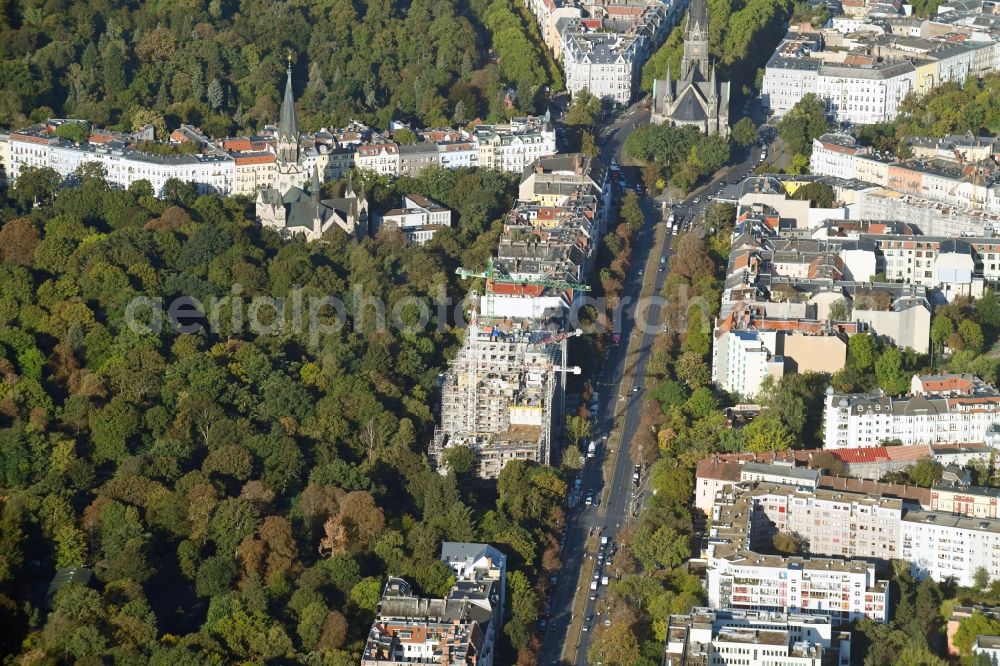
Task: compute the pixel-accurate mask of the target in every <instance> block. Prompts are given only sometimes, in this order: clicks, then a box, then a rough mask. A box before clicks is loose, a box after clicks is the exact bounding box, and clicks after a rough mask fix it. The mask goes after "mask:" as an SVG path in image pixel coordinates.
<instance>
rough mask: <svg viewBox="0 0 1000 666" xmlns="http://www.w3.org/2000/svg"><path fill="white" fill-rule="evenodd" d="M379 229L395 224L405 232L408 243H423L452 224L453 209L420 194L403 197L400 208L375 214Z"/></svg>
mask: <svg viewBox="0 0 1000 666" xmlns="http://www.w3.org/2000/svg"><path fill="white" fill-rule="evenodd" d="M375 223H376V227H377V229H381V228H382V227H383V226H385V225H389V226H394V227H396V228H397V229H399V230H400V231H402V232H403V235H404V236H405V237H406V242H407V244H411V243H413V244H417V245H423V244H424V243H426V242H427V241H429V240H430V239H431V238H433V237H434V234H436V233H437V232H438V231H440V230H441V229H447V228H448V227H450V226H451V210H450V209H448V208H445V207H444V206H442V205H441V204H439V203H438V202H436V201H434V200H432V199H428V198H427V197H425V196H423V195H420V194H408V195H406V196H404V197H403V202H402V205H401V206H400V207H399V208H393V209H391V210H387V211H386V212H384V213H382V214H381V215H376V216H375Z"/></svg>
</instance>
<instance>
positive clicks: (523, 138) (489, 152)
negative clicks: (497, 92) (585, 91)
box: [473, 115, 558, 173]
mask: <svg viewBox="0 0 1000 666" xmlns="http://www.w3.org/2000/svg"><path fill="white" fill-rule="evenodd" d="M473 135H474V137H475V141H476V143H477V145H478V146H479V166H482V167H484V168H487V169H497V170H500V171H507V172H510V173H521V172H522V171H524V168H525V167H527V166H528V165H529V164H531V163H533V162H534V161H535V160H536V159H538V158H539V157H544V156H546V155H554V154H556V153H557V152H558V148H557V147H556V132H555V128H554V127H553V126H552V123H551V121H550V120H549V118H548V116H547V115H546V117H545V119H544V120H542V121H538V120H537V119H528V118H514V119H512V120H511V122H510V124H508V125H478V126H477V127H476V128H475V129H474V130H473Z"/></svg>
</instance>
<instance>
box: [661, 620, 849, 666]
mask: <svg viewBox="0 0 1000 666" xmlns="http://www.w3.org/2000/svg"><path fill="white" fill-rule="evenodd" d="M666 643H667V645H666V656H665V659H664V662H663V663H664V666H717V665H719V666H721V665H724V664H740V666H776V665H778V664H780V665H781V666H817V665H818V664H827V665H829V666H849V664H850V663H851V634H850V632H846V631H834V630H833V625H832V623H831V622H830V618H828V617H821V616H816V615H798V614H785V613H768V612H764V611H743V610H711V609H708V608H694V609H692V610H691V612H690V613H687V614H684V615H671V616H670V619H669V620H668V623H667V640H666Z"/></svg>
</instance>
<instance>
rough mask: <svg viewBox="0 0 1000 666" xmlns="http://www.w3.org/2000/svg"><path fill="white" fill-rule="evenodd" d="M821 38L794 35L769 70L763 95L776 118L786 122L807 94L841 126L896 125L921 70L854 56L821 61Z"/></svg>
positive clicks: (904, 63)
mask: <svg viewBox="0 0 1000 666" xmlns="http://www.w3.org/2000/svg"><path fill="white" fill-rule="evenodd" d="M821 50H822V40H821V39H820V37H819V36H817V35H805V34H803V35H799V34H797V33H790V34H789V36H788V37H787V38H786V39H785V40H784V41H783V42H782V43H781V44H779V45H778V48H777V49H776V50H775V52H774V55H773V56H772V57H771V59H770V60H769V61H768V63H767V66H766V68H765V70H764V81H763V86H762V91H761V96H762V99H763V100H764V104H765V105H766V106H767V108H768V110H769V111H770V112H771V114H772V115H773V116H774V117H776V118H780V117H782V116H784V115H785V114H786V113H788V111H790V110H791V108H792V107H793V106H795V104H796V103H797V102H798V101H799V100H800V99H802V97H803V96H804V95H805V94H807V93H815V94H816V95H817V96H818V97H819V98H820V99H822V100H823V101H824V103H825V104H826V108H827V113H828V114H829V115H830V117H832V118H833V119H835V120H837V121H838V122H851V123H857V124H871V123H880V122H891V121H892V120H893V119H895V117H896V115H897V114H898V113H899V104H900V102H902V100H903V98H904V97H906V95H907V94H909V93H910V91H912V90H914V88H915V86H916V69H915V68H914V66H913V64H911V63H910V62H908V61H905V60H878V59H876V58H873V57H871V56H866V55H862V54H853V53H852V54H848V55H847V56H846V57H845V58H844V59H843V60H842V61H840V62H838V61H834V60H832V59H823V58H822V57H821V56H820V51H821Z"/></svg>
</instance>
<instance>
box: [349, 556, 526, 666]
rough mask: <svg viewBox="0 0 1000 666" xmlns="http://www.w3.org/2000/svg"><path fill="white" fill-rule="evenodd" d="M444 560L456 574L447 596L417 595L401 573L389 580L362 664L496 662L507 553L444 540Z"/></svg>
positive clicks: (477, 665)
mask: <svg viewBox="0 0 1000 666" xmlns="http://www.w3.org/2000/svg"><path fill="white" fill-rule="evenodd" d="M441 560H442V561H444V562H445V563H446V564H447V565H448V566H449V567H451V569H452V571H453V572H454V575H455V584H454V585H453V586H452V588H451V591H449V593H448V596H447V597H445V598H444V599H431V598H424V597H418V596H416V595H414V594H413V592H412V590H411V587H410V584H409V583H407V582H406V581H405V580H403V579H401V578H390V579H389V580H388V581H387V582H386V585H385V588H384V590H383V593H382V599H381V601H379V604H378V608H377V610H376V614H375V621H374V623H372V627H371V629H370V630H369V632H368V639H367V641H366V642H365V647H364V650H363V652H362V656H361V666H403V665H404V664H434V665H435V666H493V664H494V659H495V652H496V641H497V635H498V632H499V631H500V625H501V624H502V622H503V607H504V601H505V599H504V595H505V580H506V569H507V566H506V562H507V558H506V556H505V555H504V554H503V553H501V552H500V551H498V550H497V549H496V548H493V547H492V546H488V545H484V544H477V543H452V542H445V543H443V544H442V545H441Z"/></svg>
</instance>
